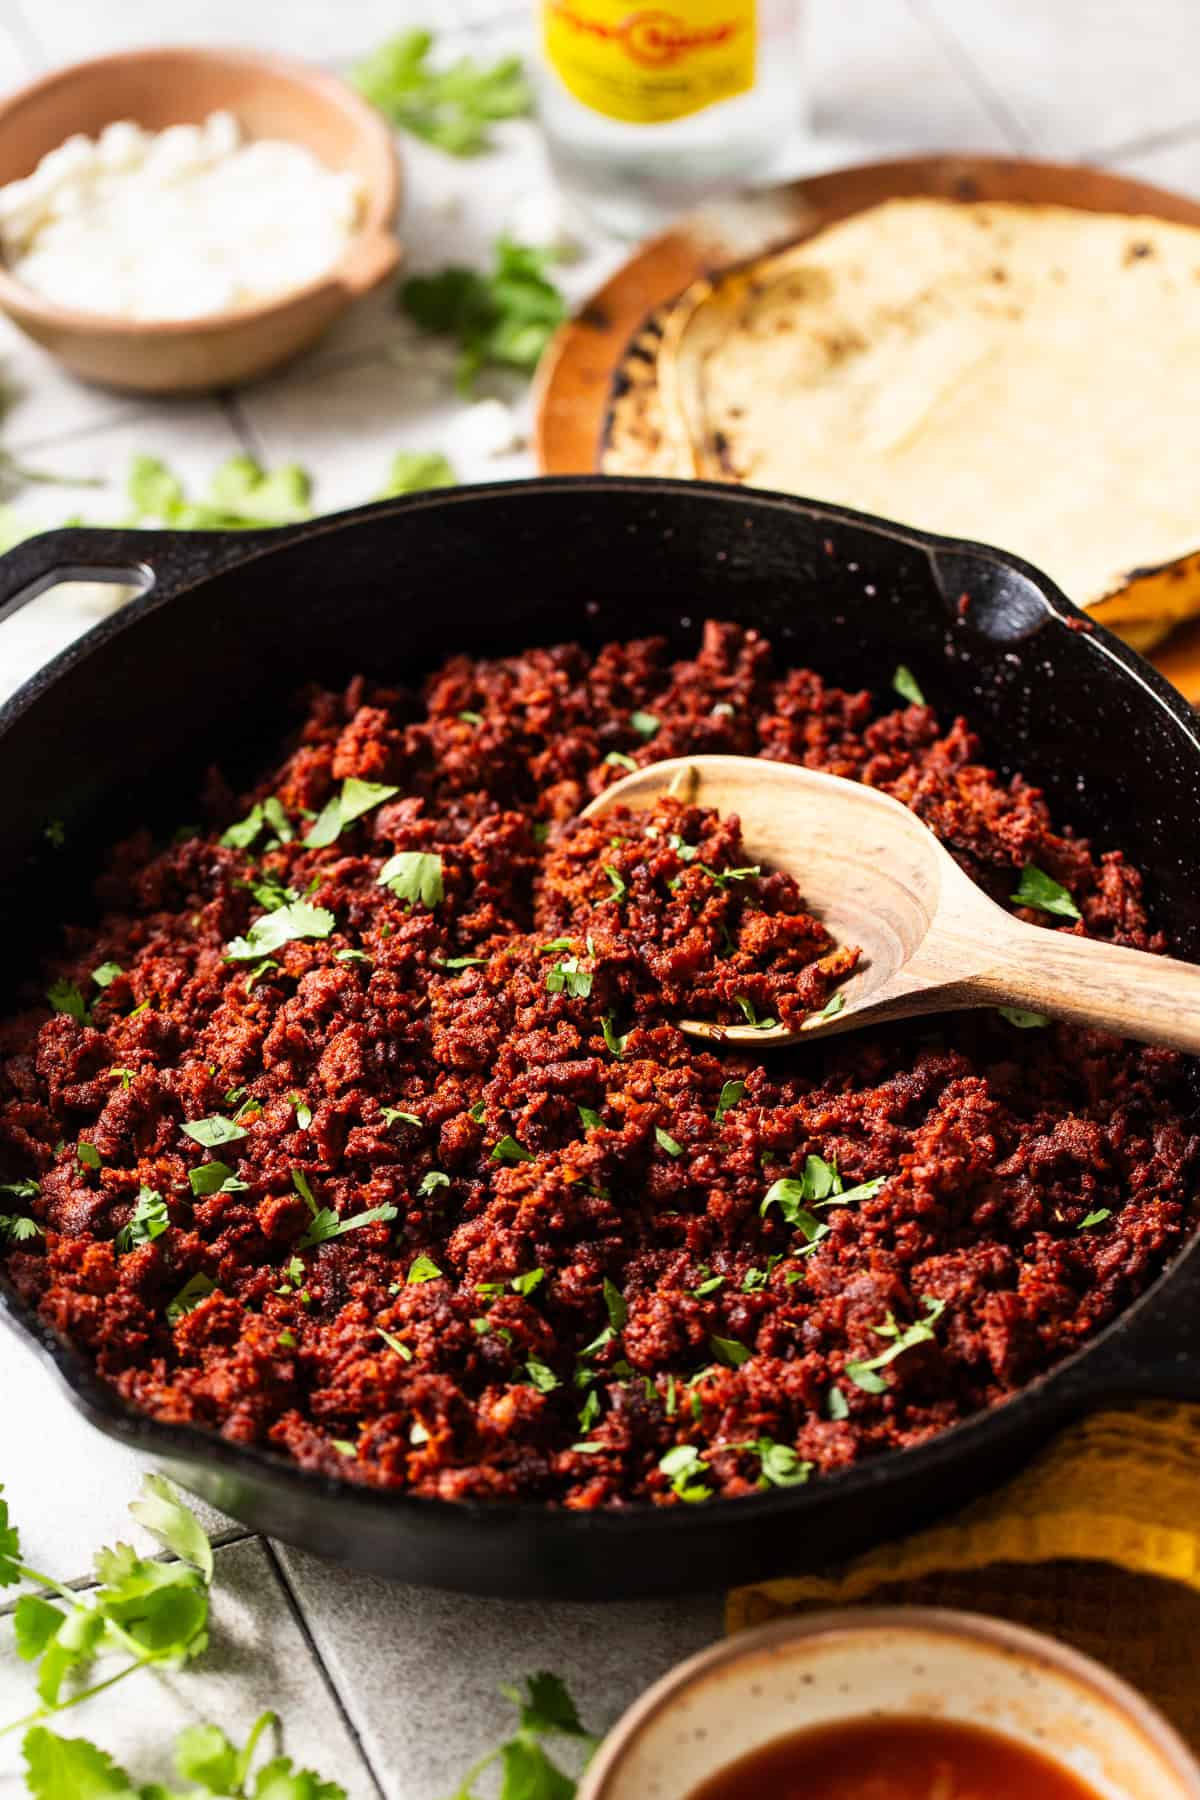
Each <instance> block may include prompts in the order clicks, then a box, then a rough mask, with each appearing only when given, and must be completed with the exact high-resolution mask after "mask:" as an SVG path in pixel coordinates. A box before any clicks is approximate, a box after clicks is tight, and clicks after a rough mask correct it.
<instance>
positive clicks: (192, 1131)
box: [182, 1113, 246, 1150]
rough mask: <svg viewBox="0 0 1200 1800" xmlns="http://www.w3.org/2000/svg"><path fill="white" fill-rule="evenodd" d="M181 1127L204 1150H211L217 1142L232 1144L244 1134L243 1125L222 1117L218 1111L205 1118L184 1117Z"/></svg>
mask: <svg viewBox="0 0 1200 1800" xmlns="http://www.w3.org/2000/svg"><path fill="white" fill-rule="evenodd" d="M182 1129H183V1131H184V1132H185V1134H186V1135H187V1136H188V1137H190V1138H191V1139H192V1140H193V1142H194V1143H197V1144H203V1146H204V1148H205V1149H206V1150H213V1149H215V1148H216V1146H217V1145H218V1144H234V1143H236V1142H237V1140H238V1139H239V1138H244V1137H245V1135H246V1131H245V1127H244V1126H241V1125H238V1124H235V1122H234V1121H233V1120H232V1119H226V1118H223V1117H222V1115H221V1114H220V1113H212V1114H210V1115H209V1117H208V1118H207V1119H185V1120H184V1123H183V1126H182Z"/></svg>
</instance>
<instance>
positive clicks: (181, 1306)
mask: <svg viewBox="0 0 1200 1800" xmlns="http://www.w3.org/2000/svg"><path fill="white" fill-rule="evenodd" d="M216 1285H217V1284H216V1282H215V1281H211V1280H210V1279H209V1277H208V1276H207V1275H193V1276H192V1278H191V1280H190V1281H188V1282H186V1283H185V1284H184V1286H183V1287H181V1288H180V1290H179V1292H178V1293H177V1294H176V1296H175V1298H174V1299H173V1300H172V1301H171V1304H170V1305H169V1306H168V1307H167V1323H168V1324H169V1325H178V1323H179V1321H180V1319H186V1318H187V1315H188V1314H189V1313H193V1312H195V1310H196V1308H197V1307H198V1306H199V1304H200V1302H201V1301H202V1300H207V1298H208V1296H209V1295H210V1294H212V1293H215V1292H216Z"/></svg>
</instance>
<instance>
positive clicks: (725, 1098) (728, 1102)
mask: <svg viewBox="0 0 1200 1800" xmlns="http://www.w3.org/2000/svg"><path fill="white" fill-rule="evenodd" d="M745 1092H746V1084H745V1082H744V1081H727V1082H726V1083H725V1085H724V1087H723V1088H722V1089H721V1098H720V1099H719V1100H718V1101H717V1110H716V1112H715V1113H714V1114H713V1124H714V1125H719V1124H720V1123H721V1121H722V1119H723V1118H724V1117H725V1114H726V1113H727V1112H732V1111H733V1108H734V1107H735V1106H736V1105H737V1104H738V1101H739V1100H741V1098H742V1097H743V1095H744V1094H745Z"/></svg>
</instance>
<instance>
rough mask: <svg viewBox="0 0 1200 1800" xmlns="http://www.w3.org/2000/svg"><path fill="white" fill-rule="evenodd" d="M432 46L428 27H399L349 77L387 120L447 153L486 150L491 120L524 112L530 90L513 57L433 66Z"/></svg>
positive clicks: (462, 59)
mask: <svg viewBox="0 0 1200 1800" xmlns="http://www.w3.org/2000/svg"><path fill="white" fill-rule="evenodd" d="M432 49H433V34H432V32H429V31H419V30H416V31H405V32H401V33H400V35H399V36H398V37H394V38H389V39H388V41H387V42H386V43H384V44H381V45H380V46H379V47H378V49H376V50H373V51H372V52H371V54H370V55H369V56H367V57H365V58H364V59H363V61H362V62H360V63H359V64H358V66H357V68H355V69H354V70H353V71H352V73H351V80H352V81H353V82H354V85H355V86H356V87H357V88H358V90H359V92H360V93H361V94H363V95H364V96H365V97H366V98H367V99H368V100H369V101H370V102H371V104H372V105H373V106H377V107H378V108H379V110H380V112H382V113H383V114H384V116H385V117H386V118H388V119H389V120H390V121H391V123H392V124H393V125H398V126H399V127H400V128H401V129H402V130H404V131H411V132H412V133H413V135H414V136H415V137H420V138H424V139H425V141H426V142H427V143H430V144H434V145H436V146H437V148H438V149H439V150H445V151H448V152H449V153H450V155H452V156H473V155H474V154H475V153H476V152H477V151H479V150H484V149H486V148H487V147H488V143H489V134H488V126H489V125H490V124H492V123H493V121H495V120H497V119H516V118H521V117H523V116H524V114H526V113H527V112H529V110H530V108H531V106H532V95H531V93H530V89H529V84H528V82H527V81H526V79H525V75H524V72H523V70H522V68H521V63H520V59H519V58H518V57H515V56H510V57H504V58H502V59H501V60H500V61H498V62H494V63H479V62H476V60H475V59H474V58H473V57H470V56H463V57H460V58H459V59H458V61H457V62H454V63H452V64H451V65H450V66H449V67H448V68H446V69H433V68H431V67H430V66H429V55H430V51H431V50H432Z"/></svg>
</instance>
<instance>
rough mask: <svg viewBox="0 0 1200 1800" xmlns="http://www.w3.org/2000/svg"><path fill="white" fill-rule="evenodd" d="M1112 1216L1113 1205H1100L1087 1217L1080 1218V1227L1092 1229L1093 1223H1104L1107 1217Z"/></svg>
mask: <svg viewBox="0 0 1200 1800" xmlns="http://www.w3.org/2000/svg"><path fill="white" fill-rule="evenodd" d="M1111 1218H1112V1207H1111V1206H1101V1207H1098V1208H1097V1209H1096V1211H1095V1212H1090V1213H1088V1215H1087V1217H1086V1218H1083V1219H1080V1221H1079V1226H1078V1229H1079V1230H1080V1231H1090V1230H1091V1228H1092V1226H1093V1225H1103V1223H1104V1221H1105V1219H1111Z"/></svg>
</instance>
